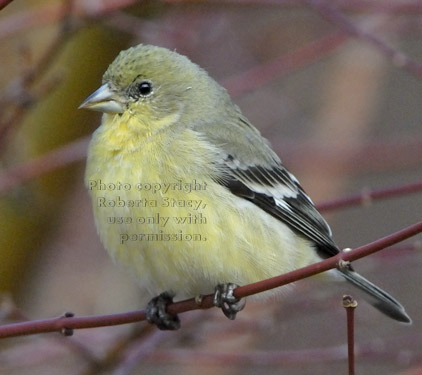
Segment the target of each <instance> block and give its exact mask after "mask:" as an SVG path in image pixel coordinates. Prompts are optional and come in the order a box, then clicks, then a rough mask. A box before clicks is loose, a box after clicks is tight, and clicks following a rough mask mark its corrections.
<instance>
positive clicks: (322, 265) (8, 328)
mask: <svg viewBox="0 0 422 375" xmlns="http://www.w3.org/2000/svg"><path fill="white" fill-rule="evenodd" d="M421 232H422V222H419V223H417V224H414V225H412V226H410V227H407V228H405V229H403V230H401V231H399V232H396V233H393V234H391V235H389V236H386V237H384V238H381V239H379V240H377V241H374V242H372V243H370V244H367V245H364V246H361V247H359V248H356V249H354V250H351V251H347V252H341V253H339V254H338V255H336V256H334V257H331V258H328V259H326V260H323V261H321V262H318V263H315V264H312V265H310V266H307V267H304V268H301V269H298V270H295V271H292V272H288V273H286V274H284V275H280V276H277V277H273V278H270V279H267V280H263V281H259V282H256V283H253V284H249V285H245V286H240V287H238V288H236V289H235V290H234V293H233V294H234V296H235V297H237V298H243V297H247V296H250V295H252V294H256V293H261V292H264V291H267V290H270V289H274V288H277V287H280V286H283V285H286V284H290V283H293V282H295V281H298V280H301V279H304V278H306V277H310V276H314V275H316V274H319V273H322V272H325V271H328V270H329V269H333V268H336V267H337V266H338V263H339V262H340V261H349V262H351V261H354V260H357V259H360V258H363V257H365V256H368V255H370V254H373V253H375V252H377V251H380V250H382V249H384V248H386V247H388V246H391V245H393V244H396V243H398V242H401V241H403V240H405V239H407V238H409V237H412V236H415V235H416V234H418V233H421ZM213 306H214V304H213V295H212V294H210V295H207V296H204V298H203V299H202V302H201V304H200V305H198V303H197V301H196V299H195V298H192V299H189V300H185V301H180V302H175V303H173V304H170V305H168V307H167V311H168V312H169V313H170V314H179V313H182V312H186V311H190V310H197V309H209V308H211V307H213ZM145 319H146V317H145V311H143V310H140V311H131V312H127V313H122V314H113V315H102V316H86V317H71V318H70V317H69V318H67V317H63V316H62V317H59V318H54V319H46V320H39V321H32V322H24V323H16V324H9V325H4V326H0V338H4V337H13V336H20V335H30V334H36V333H43V332H44V333H45V332H70V331H71V330H73V329H81V328H95V327H104V326H112V325H121V324H127V323H135V322H139V321H142V320H145Z"/></svg>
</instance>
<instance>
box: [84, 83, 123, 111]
mask: <svg viewBox="0 0 422 375" xmlns="http://www.w3.org/2000/svg"><path fill="white" fill-rule="evenodd" d="M78 108H79V109H80V108H85V109H90V110H92V111H99V112H105V113H123V112H124V102H123V100H122V99H121V98H119V96H118V95H117V94H116V93H115V92H113V91H112V90H111V89H110V86H109V85H108V84H107V83H105V84H104V85H102V86H101V87H100V88H99V89H98V90H97V91H95V92H94V93H93V94H91V95H90V96H88V97H87V98H86V99H85V100H84V102H83V103H82V104H81V105H80V106H79V107H78Z"/></svg>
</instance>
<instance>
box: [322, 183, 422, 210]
mask: <svg viewBox="0 0 422 375" xmlns="http://www.w3.org/2000/svg"><path fill="white" fill-rule="evenodd" d="M420 192H422V182H415V183H412V184H407V185H400V186H395V187H392V188H388V189H382V190H370V189H368V188H365V189H362V192H361V193H359V194H354V195H350V196H348V197H343V198H340V199H336V200H330V201H327V202H323V203H318V204H317V205H316V206H317V208H318V210H319V211H330V210H337V209H339V208H344V207H350V206H357V205H368V204H371V203H372V201H374V200H378V199H387V198H395V197H398V196H401V195H408V194H412V193H420Z"/></svg>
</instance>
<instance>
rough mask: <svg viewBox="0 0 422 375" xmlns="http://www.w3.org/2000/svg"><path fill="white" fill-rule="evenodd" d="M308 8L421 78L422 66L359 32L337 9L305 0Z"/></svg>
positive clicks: (318, 0)
mask: <svg viewBox="0 0 422 375" xmlns="http://www.w3.org/2000/svg"><path fill="white" fill-rule="evenodd" d="M305 1H306V3H308V4H309V5H310V6H312V7H313V8H314V9H315V10H316V11H317V12H318V13H319V14H320V15H321V16H322V17H324V18H325V19H326V20H328V21H329V22H331V23H333V24H335V25H337V26H339V27H340V28H341V29H342V30H343V31H345V32H346V33H348V34H350V35H353V36H355V37H357V38H359V39H362V40H364V41H366V42H368V43H370V44H372V45H373V46H375V47H376V48H377V49H378V50H379V51H381V52H382V53H383V54H384V55H386V56H387V57H388V58H389V59H390V60H391V62H392V63H393V65H395V66H397V67H399V68H401V69H403V70H405V71H407V72H408V73H410V74H412V75H414V76H415V77H417V78H421V77H422V64H420V63H418V62H416V61H414V60H412V59H411V58H409V57H408V56H406V55H405V54H404V53H403V52H400V51H398V50H396V49H394V48H393V47H390V46H388V45H387V44H385V43H384V42H383V41H382V40H381V39H379V38H377V37H375V36H374V35H372V34H371V33H368V32H366V31H363V30H361V29H360V28H358V27H357V26H356V25H355V24H354V23H353V22H351V21H350V20H349V19H348V18H347V17H346V16H345V15H344V14H342V13H341V12H340V11H338V10H337V9H335V8H333V7H332V6H330V5H327V3H326V2H325V1H324V0H305Z"/></svg>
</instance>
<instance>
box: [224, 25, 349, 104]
mask: <svg viewBox="0 0 422 375" xmlns="http://www.w3.org/2000/svg"><path fill="white" fill-rule="evenodd" d="M346 39H347V36H346V35H345V34H344V33H340V32H335V33H332V34H329V35H326V36H324V37H322V38H320V39H318V40H316V41H313V42H311V43H309V44H307V45H306V46H305V47H302V48H299V49H297V50H295V51H293V52H290V53H288V54H285V55H283V56H281V57H279V58H277V59H275V60H273V61H269V62H267V63H265V64H262V65H259V66H257V67H254V68H252V69H250V70H248V71H246V72H242V73H240V74H238V75H236V76H233V77H230V78H228V79H226V80H224V81H223V82H222V85H223V86H224V87H225V88H227V90H228V91H229V92H230V95H232V96H239V95H242V94H244V93H245V92H248V91H251V90H255V89H256V88H258V87H260V86H263V85H265V84H266V83H268V82H271V81H273V80H274V79H275V78H280V77H281V76H283V75H286V74H289V73H292V72H294V71H296V70H298V69H300V68H302V67H303V66H306V65H309V64H311V63H314V62H315V61H317V60H319V59H321V58H323V57H325V56H327V55H328V54H329V53H331V52H332V51H334V50H335V49H336V48H337V47H339V46H340V45H341V44H342V43H343V42H344V41H345V40H346Z"/></svg>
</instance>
